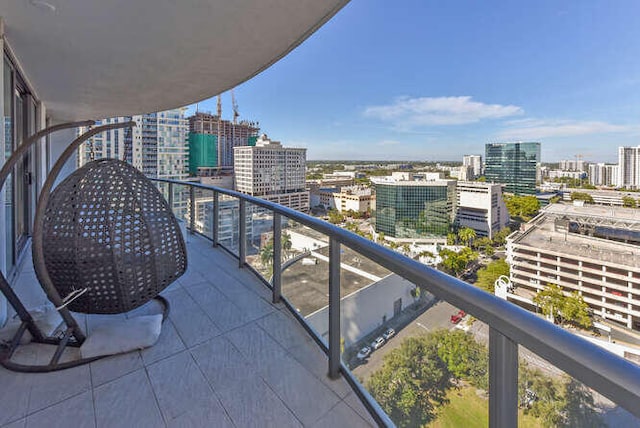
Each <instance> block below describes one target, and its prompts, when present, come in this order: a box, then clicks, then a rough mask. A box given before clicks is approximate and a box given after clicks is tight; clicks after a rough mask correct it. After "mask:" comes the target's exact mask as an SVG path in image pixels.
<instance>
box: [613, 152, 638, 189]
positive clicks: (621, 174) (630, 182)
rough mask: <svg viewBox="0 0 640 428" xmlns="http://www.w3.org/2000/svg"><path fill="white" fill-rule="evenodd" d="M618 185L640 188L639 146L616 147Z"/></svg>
mask: <svg viewBox="0 0 640 428" xmlns="http://www.w3.org/2000/svg"><path fill="white" fill-rule="evenodd" d="M618 186H620V187H625V188H628V189H638V188H640V146H638V147H619V148H618Z"/></svg>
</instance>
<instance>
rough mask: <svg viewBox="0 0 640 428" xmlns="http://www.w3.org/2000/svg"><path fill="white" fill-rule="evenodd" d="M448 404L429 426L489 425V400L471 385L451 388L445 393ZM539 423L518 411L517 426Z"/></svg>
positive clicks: (526, 427) (468, 427)
mask: <svg viewBox="0 0 640 428" xmlns="http://www.w3.org/2000/svg"><path fill="white" fill-rule="evenodd" d="M447 398H448V399H449V404H447V405H445V406H443V407H442V409H441V410H440V414H439V416H438V418H437V419H436V420H435V421H434V422H432V423H431V424H429V425H428V427H430V428H458V427H464V428H474V427H487V426H489V401H488V400H486V399H485V398H482V397H479V396H478V395H477V394H476V389H475V388H473V387H463V388H461V389H455V388H453V389H451V390H450V391H449V393H448V394H447ZM540 426H541V425H540V424H539V423H538V421H537V420H536V419H535V418H533V417H531V416H525V415H524V414H523V413H522V411H518V427H520V428H535V427H540Z"/></svg>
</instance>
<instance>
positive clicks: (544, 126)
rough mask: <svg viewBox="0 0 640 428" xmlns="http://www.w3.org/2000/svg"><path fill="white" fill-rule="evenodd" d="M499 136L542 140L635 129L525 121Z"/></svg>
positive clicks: (514, 123)
mask: <svg viewBox="0 0 640 428" xmlns="http://www.w3.org/2000/svg"><path fill="white" fill-rule="evenodd" d="M509 125H510V127H509V128H507V129H504V130H503V131H501V132H500V133H499V134H498V138H500V139H518V140H540V139H543V138H550V137H556V138H558V137H573V136H578V135H590V134H609V133H620V132H629V131H632V130H633V128H632V127H630V126H626V125H614V124H611V123H607V122H600V121H579V120H537V119H524V120H514V121H511V122H509Z"/></svg>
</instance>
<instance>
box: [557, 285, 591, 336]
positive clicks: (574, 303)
mask: <svg viewBox="0 0 640 428" xmlns="http://www.w3.org/2000/svg"><path fill="white" fill-rule="evenodd" d="M561 312H562V317H563V318H564V319H565V320H567V321H569V322H571V323H573V324H577V325H579V326H580V327H582V328H591V326H592V325H593V323H592V321H591V317H590V316H589V305H587V303H586V302H585V301H584V298H583V297H582V296H581V295H580V294H578V292H577V291H573V292H571V294H569V295H568V296H565V298H564V305H563V306H562V311H561Z"/></svg>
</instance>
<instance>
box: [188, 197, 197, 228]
mask: <svg viewBox="0 0 640 428" xmlns="http://www.w3.org/2000/svg"><path fill="white" fill-rule="evenodd" d="M189 201H190V203H191V206H190V207H189V217H190V219H189V229H190V232H191V233H196V188H195V187H193V186H189Z"/></svg>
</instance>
